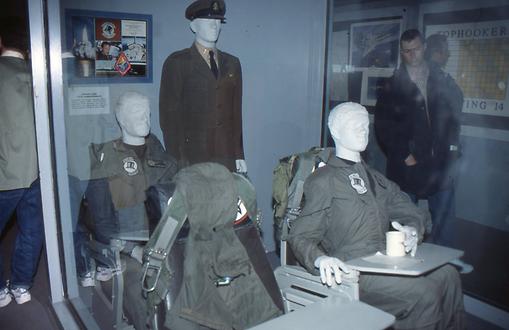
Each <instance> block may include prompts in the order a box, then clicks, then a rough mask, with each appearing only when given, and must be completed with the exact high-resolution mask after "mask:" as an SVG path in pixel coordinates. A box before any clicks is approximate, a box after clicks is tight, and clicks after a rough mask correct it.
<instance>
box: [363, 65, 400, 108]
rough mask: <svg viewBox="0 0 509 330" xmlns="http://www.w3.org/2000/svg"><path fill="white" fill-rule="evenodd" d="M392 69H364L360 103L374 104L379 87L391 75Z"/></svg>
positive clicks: (381, 86)
mask: <svg viewBox="0 0 509 330" xmlns="http://www.w3.org/2000/svg"><path fill="white" fill-rule="evenodd" d="M392 73H393V70H387V69H379V70H366V71H364V74H363V75H362V87H361V100H360V101H361V102H360V103H361V104H362V105H365V106H375V105H376V100H377V98H378V95H379V93H380V90H381V88H383V86H384V84H385V83H386V82H387V80H388V79H389V78H390V77H391V76H392Z"/></svg>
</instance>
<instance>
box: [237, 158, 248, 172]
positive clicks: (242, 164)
mask: <svg viewBox="0 0 509 330" xmlns="http://www.w3.org/2000/svg"><path fill="white" fill-rule="evenodd" d="M235 168H236V170H237V173H247V164H246V161H245V160H244V159H237V160H235Z"/></svg>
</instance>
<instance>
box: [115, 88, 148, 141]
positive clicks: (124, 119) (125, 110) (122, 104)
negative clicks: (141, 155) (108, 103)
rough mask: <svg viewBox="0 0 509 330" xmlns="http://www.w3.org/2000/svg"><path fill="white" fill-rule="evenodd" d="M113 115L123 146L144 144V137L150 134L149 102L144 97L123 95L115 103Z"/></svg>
mask: <svg viewBox="0 0 509 330" xmlns="http://www.w3.org/2000/svg"><path fill="white" fill-rule="evenodd" d="M115 115H116V116H117V121H118V124H119V125H120V129H121V130H122V141H123V142H124V143H125V144H129V145H134V146H139V145H143V144H145V137H146V136H147V135H148V133H150V102H149V100H148V98H147V97H146V96H145V95H143V94H141V93H138V92H126V93H123V94H122V95H121V96H120V98H119V100H118V102H117V107H116V111H115Z"/></svg>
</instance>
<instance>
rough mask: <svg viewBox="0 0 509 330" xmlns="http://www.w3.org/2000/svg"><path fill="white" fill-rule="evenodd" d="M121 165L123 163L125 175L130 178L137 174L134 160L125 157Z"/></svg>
mask: <svg viewBox="0 0 509 330" xmlns="http://www.w3.org/2000/svg"><path fill="white" fill-rule="evenodd" d="M122 163H124V170H125V171H126V172H127V175H129V176H132V175H136V174H138V172H139V169H138V163H136V160H135V159H134V158H133V157H126V158H124V159H122Z"/></svg>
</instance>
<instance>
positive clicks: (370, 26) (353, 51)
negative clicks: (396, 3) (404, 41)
mask: <svg viewBox="0 0 509 330" xmlns="http://www.w3.org/2000/svg"><path fill="white" fill-rule="evenodd" d="M400 35H401V20H400V19H396V20H384V21H372V22H362V23H354V24H352V25H351V27H350V64H351V65H353V66H354V67H356V68H395V67H397V65H398V61H399V36H400Z"/></svg>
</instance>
